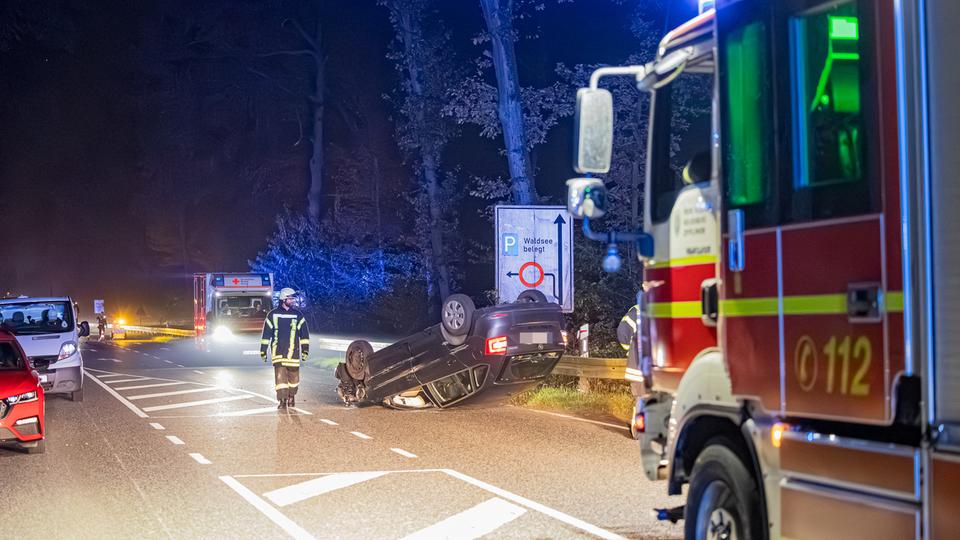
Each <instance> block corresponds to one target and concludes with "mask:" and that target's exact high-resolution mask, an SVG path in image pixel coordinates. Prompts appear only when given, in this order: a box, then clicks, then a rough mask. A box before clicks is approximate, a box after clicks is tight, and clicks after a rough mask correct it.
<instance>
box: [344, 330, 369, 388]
mask: <svg viewBox="0 0 960 540" xmlns="http://www.w3.org/2000/svg"><path fill="white" fill-rule="evenodd" d="M371 354H373V347H372V346H371V345H370V343H369V342H367V341H364V340H362V339H358V340H357V341H354V342H353V343H351V344H350V345H348V346H347V362H346V363H347V373H349V374H350V377H352V378H353V379H356V380H358V381H362V380H364V379H365V378H366V376H367V362H368V360H369V359H370V355H371Z"/></svg>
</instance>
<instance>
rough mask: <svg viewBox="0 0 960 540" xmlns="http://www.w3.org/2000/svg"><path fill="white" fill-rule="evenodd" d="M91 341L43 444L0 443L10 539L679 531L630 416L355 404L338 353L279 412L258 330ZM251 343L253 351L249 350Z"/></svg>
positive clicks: (3, 525)
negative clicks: (340, 392) (344, 386)
mask: <svg viewBox="0 0 960 540" xmlns="http://www.w3.org/2000/svg"><path fill="white" fill-rule="evenodd" d="M118 343H119V344H114V343H110V342H104V343H98V342H95V341H91V342H88V343H86V344H85V345H84V346H83V354H84V361H85V365H86V368H87V374H86V375H87V377H86V379H85V382H84V400H83V401H82V402H80V403H73V402H71V401H69V400H67V399H64V398H62V397H59V396H48V398H47V408H46V428H47V451H46V453H45V454H42V455H27V454H22V453H19V452H16V451H12V450H7V449H0V485H2V488H0V493H3V498H4V504H3V510H2V511H0V531H3V533H4V534H3V536H4V537H10V538H24V539H29V538H289V537H293V538H303V539H308V538H479V537H489V538H591V537H601V538H604V537H605V538H616V537H626V538H674V537H679V536H681V534H682V530H681V527H680V526H679V525H671V524H669V523H662V522H658V521H656V520H655V519H654V518H653V516H652V514H651V511H650V510H651V509H652V508H654V507H662V506H668V505H677V504H680V503H681V501H679V500H677V499H676V498H673V499H669V498H667V497H665V496H664V485H663V484H662V483H651V482H648V481H647V480H646V479H645V478H644V477H643V473H642V472H641V470H640V468H639V462H638V460H639V456H638V451H637V447H636V444H635V443H634V442H633V441H632V440H631V439H630V438H629V436H628V435H627V434H626V432H625V431H623V429H621V428H619V427H618V426H608V425H603V424H598V423H591V422H586V421H578V420H574V419H570V418H563V417H559V416H554V415H551V414H547V413H543V412H537V411H531V410H527V409H522V408H518V407H512V406H501V407H493V408H489V407H488V408H470V407H462V408H458V409H451V410H446V411H420V412H405V411H392V410H387V409H383V408H380V407H364V408H354V409H346V408H344V407H343V406H342V405H341V404H340V403H339V402H338V400H337V397H336V394H335V392H334V388H335V386H336V379H335V378H334V377H333V368H332V365H331V364H333V362H335V359H336V358H337V357H338V356H339V355H340V354H341V353H339V352H336V351H331V350H327V351H319V353H320V354H317V352H315V353H314V357H315V358H317V360H316V361H315V362H314V363H313V364H312V365H310V366H307V367H305V368H303V370H302V376H301V378H302V383H301V388H300V393H299V394H298V396H297V409H296V410H290V411H285V412H279V411H277V410H276V402H275V400H274V399H273V390H272V369H271V368H270V367H269V366H267V365H266V364H264V363H262V362H261V361H260V359H259V356H257V355H256V354H255V353H253V354H251V353H252V351H254V350H255V349H256V347H255V345H253V344H252V343H253V342H252V341H251V342H249V343H241V344H234V345H231V346H221V347H217V348H214V350H202V349H198V348H197V346H196V344H195V343H194V342H193V341H192V340H176V341H168V342H156V341H142V342H138V341H129V342H123V341H120V342H118ZM244 351H249V352H247V353H244Z"/></svg>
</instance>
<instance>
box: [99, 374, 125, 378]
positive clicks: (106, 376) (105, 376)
mask: <svg viewBox="0 0 960 540" xmlns="http://www.w3.org/2000/svg"><path fill="white" fill-rule="evenodd" d="M111 377H129V375H124V374H121V373H111V374H109V375H97V378H98V379H109V378H111Z"/></svg>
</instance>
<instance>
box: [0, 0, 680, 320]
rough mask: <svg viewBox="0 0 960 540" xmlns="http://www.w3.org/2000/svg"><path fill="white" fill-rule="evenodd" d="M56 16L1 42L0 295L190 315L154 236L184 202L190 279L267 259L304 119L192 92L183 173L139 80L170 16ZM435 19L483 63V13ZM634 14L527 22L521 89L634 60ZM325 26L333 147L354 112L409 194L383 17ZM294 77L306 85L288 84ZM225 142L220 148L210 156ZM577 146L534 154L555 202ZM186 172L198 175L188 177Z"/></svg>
mask: <svg viewBox="0 0 960 540" xmlns="http://www.w3.org/2000/svg"><path fill="white" fill-rule="evenodd" d="M638 1H639V0H638ZM267 3H269V4H270V5H275V6H277V9H278V10H289V11H290V13H291V16H294V17H309V13H310V10H311V9H312V8H313V6H312V5H311V4H310V3H309V2H302V3H299V4H298V3H297V2H285V1H279V0H278V1H273V2H267ZM691 3H692V4H695V3H696V2H691ZM23 4H24V5H26V6H29V5H30V4H32V3H30V2H24V3H23ZM214 4H216V5H221V7H222V6H231V2H229V1H227V0H221V1H219V2H217V1H213V2H199V3H192V2H185V3H182V6H181V7H183V6H186V10H187V11H186V12H184V13H180V14H178V16H180V17H182V18H183V19H190V18H191V17H192V16H193V14H192V13H190V11H189V10H191V9H201V8H199V7H195V6H199V5H214ZM55 5H56V7H55V8H51V9H50V10H49V11H45V12H44V13H42V14H40V15H41V16H40V18H39V20H40V21H41V22H38V23H37V25H36V27H35V28H34V32H33V33H32V34H28V35H27V36H25V37H24V38H23V39H20V40H11V41H8V42H7V43H0V45H5V46H4V47H2V48H0V70H2V73H3V76H2V78H0V97H2V99H0V126H2V128H0V226H2V229H3V232H2V233H0V293H3V292H5V291H7V290H9V291H10V292H13V293H16V294H30V295H41V294H50V293H53V294H69V295H72V296H74V298H75V299H77V300H79V301H81V302H82V304H81V305H82V309H83V310H84V312H85V313H86V314H87V315H88V316H89V313H90V308H91V306H92V304H91V301H92V299H93V298H105V299H106V300H107V302H108V307H109V308H111V309H112V310H125V311H128V312H132V311H133V310H135V309H136V306H138V305H144V306H145V307H146V310H147V312H148V314H150V315H153V316H161V315H165V313H163V312H164V311H167V310H169V308H167V307H165V306H167V305H168V304H170V303H171V301H172V299H178V300H179V301H180V302H181V305H183V304H182V301H183V297H187V298H188V295H189V288H188V286H185V283H186V281H185V279H184V272H183V265H180V266H179V267H176V266H175V265H172V264H169V261H166V260H165V259H163V258H162V257H158V256H157V255H156V253H153V252H152V250H154V248H155V247H156V246H155V239H154V240H151V238H152V237H151V234H152V233H151V231H155V230H156V229H157V227H162V226H163V225H169V223H170V222H171V221H172V220H174V219H175V218H174V217H173V216H174V215H176V213H177V212H178V211H179V210H180V208H181V207H183V206H184V205H186V204H189V205H190V208H191V210H190V211H189V213H188V214H186V213H185V215H186V216H187V217H185V218H184V223H187V224H188V229H189V231H190V235H191V236H192V237H193V238H194V241H195V243H196V244H197V245H196V250H197V253H198V255H197V257H196V259H197V260H198V261H203V262H202V263H197V265H196V267H192V268H190V269H189V271H190V272H192V271H202V270H230V269H234V270H236V269H245V268H246V267H247V261H248V260H249V259H252V258H254V257H255V256H256V254H257V252H258V251H260V250H261V249H263V246H264V243H265V239H266V237H267V235H268V234H269V233H270V231H271V230H272V227H273V220H274V216H275V215H277V213H278V212H280V211H282V209H283V208H284V207H291V208H292V209H294V210H302V209H303V206H304V194H305V192H306V185H307V172H306V160H307V159H308V157H309V156H308V154H307V153H305V150H304V147H305V145H300V146H299V147H295V146H294V142H295V141H296V138H297V128H296V122H295V121H289V120H288V121H285V122H284V121H283V115H282V114H280V113H277V112H276V111H274V110H273V109H271V107H272V105H271V104H270V103H271V96H273V95H276V100H275V101H276V102H277V103H280V104H281V105H283V104H285V103H287V102H289V101H290V99H291V98H290V97H289V96H284V95H281V94H282V93H281V92H280V91H278V90H276V88H272V87H269V85H267V83H265V82H263V81H260V82H258V81H256V80H252V79H243V78H238V79H237V80H236V81H235V84H233V83H230V84H226V85H224V87H223V88H220V89H217V90H201V93H202V92H207V91H209V92H217V93H218V95H219V96H220V97H223V95H228V96H229V98H226V99H221V100H220V101H217V102H212V101H211V100H210V99H207V98H206V97H204V96H200V97H199V98H198V96H197V91H196V90H195V89H194V90H191V91H188V92H185V93H189V96H185V99H186V98H189V99H195V100H197V101H198V103H199V105H198V106H197V107H196V109H195V118H196V124H197V125H200V126H201V127H202V128H203V129H207V130H208V132H207V133H205V134H204V136H205V137H206V139H203V140H205V141H207V142H206V143H205V144H209V145H210V148H209V149H193V150H195V152H196V155H195V156H194V159H195V161H193V162H190V161H188V160H183V159H182V158H183V156H182V155H179V154H178V153H176V152H172V151H171V152H167V153H166V154H164V150H163V149H164V148H166V142H167V141H166V140H165V137H170V136H171V135H170V134H171V133H173V134H176V133H177V130H176V129H174V130H173V131H171V130H169V129H167V128H166V127H164V125H163V122H165V121H166V120H164V119H163V118H164V117H161V116H158V111H161V110H163V107H162V106H161V105H160V104H159V103H160V102H158V101H157V97H156V95H155V94H154V91H155V89H156V88H157V87H159V86H162V84H163V82H164V81H157V80H156V75H155V74H151V73H145V71H148V70H147V69H146V65H147V64H149V62H150V60H151V59H152V58H153V57H154V56H157V55H162V54H165V53H164V52H163V51H160V50H155V48H156V47H157V45H156V43H155V42H154V41H151V40H150V39H149V36H156V35H158V32H161V33H162V32H163V27H162V23H161V21H162V20H164V19H163V18H162V16H161V15H162V14H163V13H165V12H164V6H163V4H154V3H151V2H124V1H110V2H102V1H94V0H74V1H66V0H65V1H64V2H61V3H56V4H55ZM25 9H29V8H25ZM443 9H444V11H443V13H442V15H443V17H444V19H445V20H446V22H447V24H448V25H449V26H450V28H451V30H452V33H453V43H454V46H455V47H456V50H457V54H458V55H459V56H460V57H461V58H462V59H463V61H464V62H469V61H472V58H474V57H475V55H476V54H477V53H478V52H479V48H478V47H476V46H474V45H472V44H471V43H470V38H472V37H473V36H474V35H476V34H477V33H478V32H479V31H480V30H481V25H482V19H481V14H480V8H479V5H478V4H477V3H476V2H474V1H471V0H457V2H455V3H453V2H451V3H449V4H447V3H444V7H443ZM631 9H632V2H622V3H616V2H611V1H608V0H578V1H577V2H575V3H573V4H570V3H566V4H559V5H554V4H552V3H551V4H549V5H548V8H547V10H546V11H545V12H543V13H542V14H540V18H539V19H538V20H537V21H535V22H536V24H538V25H539V26H540V35H541V37H540V39H536V40H530V41H522V42H520V43H519V44H518V46H517V50H518V55H519V57H520V66H521V79H522V81H523V82H524V83H532V84H548V83H550V82H551V80H552V79H551V78H552V75H553V71H552V70H553V66H554V65H555V64H556V63H557V62H561V61H562V62H566V63H568V64H575V63H578V62H608V63H616V62H619V61H621V60H622V58H623V57H624V56H625V55H626V54H628V53H630V52H635V48H636V40H635V38H634V37H633V36H631V35H630V33H629V28H628V26H627V24H626V23H625V21H624V18H625V17H626V16H627V15H629V13H630V11H631ZM221 13H224V12H221ZM226 13H229V9H227V11H226ZM323 13H324V23H325V30H326V32H325V36H324V41H325V47H326V48H327V50H328V51H329V64H328V74H329V77H328V79H329V83H330V84H329V89H328V98H327V101H328V109H329V112H328V115H327V117H328V122H327V124H326V130H327V137H328V142H329V143H330V144H340V145H349V144H350V143H349V141H347V140H346V132H345V130H344V127H343V125H342V121H340V120H338V116H337V114H336V109H335V107H336V106H337V103H338V102H345V101H346V100H355V101H356V102H357V103H360V104H361V106H362V107H363V108H364V110H365V112H366V115H367V118H369V122H370V124H371V131H372V132H373V137H374V139H376V141H377V142H376V148H377V150H378V155H379V156H380V157H381V160H382V161H383V163H384V165H385V176H386V180H385V181H386V185H385V186H384V187H383V189H385V190H386V191H387V192H388V194H390V193H393V194H394V195H396V194H399V193H401V192H403V191H405V190H409V189H410V185H411V184H410V183H411V182H412V180H411V176H410V172H409V170H408V169H407V168H406V167H405V166H404V165H403V163H402V161H401V159H400V156H399V152H398V151H397V149H396V145H395V144H393V143H392V137H393V124H392V120H391V116H390V115H391V110H390V104H389V103H387V102H386V100H384V99H383V95H384V94H386V93H388V92H390V91H391V90H392V89H393V88H394V85H395V83H396V80H395V71H394V68H393V65H392V63H391V61H390V60H389V59H387V58H386V56H385V55H386V52H387V48H388V45H389V43H390V41H391V39H392V37H393V34H392V30H391V28H390V23H389V21H388V19H387V17H386V11H385V10H384V9H383V8H381V7H378V6H376V4H375V2H374V0H356V1H348V0H341V1H334V0H328V1H327V2H325V3H324V9H323ZM27 15H31V14H30V13H29V12H28V13H27ZM672 15H675V14H672ZM220 16H222V15H220ZM197 17H198V18H199V17H201V15H200V14H198V15H197ZM237 18H242V15H238V16H237ZM230 19H231V20H230V21H229V22H225V23H224V24H225V25H227V26H226V28H227V30H226V31H227V32H228V33H229V31H230V29H232V28H250V26H249V23H250V21H246V22H244V21H242V20H241V21H236V20H233V17H230ZM298 20H299V19H298ZM214 21H215V22H216V21H217V19H216V18H215V19H214ZM267 22H268V21H265V22H264V25H263V26H261V27H259V28H258V29H257V30H256V33H257V34H260V33H261V32H262V35H254V36H249V41H251V42H257V43H259V42H261V41H264V40H271V39H273V40H279V42H283V40H289V39H290V38H291V36H289V35H287V34H289V32H287V31H286V30H283V29H281V28H279V27H272V26H270V25H268V24H266V23H267ZM0 24H2V23H0ZM244 24H247V26H244ZM254 28H257V27H256V26H254ZM228 37H231V36H228ZM236 37H238V36H232V37H231V39H232V38H236ZM239 37H242V38H243V39H236V40H235V41H236V42H238V43H246V42H247V41H248V39H247V36H239ZM230 69H232V68H231V67H230V66H229V65H226V64H223V65H219V64H215V63H211V64H210V65H204V66H202V67H201V68H200V69H197V70H195V71H193V72H191V74H192V76H193V77H195V78H196V79H199V82H202V83H206V80H207V79H206V78H207V77H209V78H210V79H211V80H218V81H219V80H227V81H228V83H229V82H230V81H231V79H230V78H231V77H233V76H234V75H233V72H231V71H230ZM290 80H291V81H293V82H292V83H291V84H299V83H297V80H298V79H297V78H296V77H293V78H291V79H290ZM167 82H169V81H167ZM194 82H195V83H196V82H198V81H194ZM301 83H302V82H301ZM304 84H305V83H304ZM210 86H212V83H211V85H210ZM197 88H207V86H205V85H204V84H197ZM229 92H233V94H229ZM252 92H258V93H259V94H258V96H260V97H259V99H261V100H263V101H261V102H258V103H263V102H266V103H267V104H268V105H266V106H263V105H260V106H259V107H260V109H258V111H259V112H257V113H250V112H249V111H248V110H247V109H250V107H251V106H250V105H249V103H248V100H245V99H244V98H245V97H246V96H249V95H251V93H252ZM263 96H266V97H265V98H264V97H263ZM572 99H573V96H572V95H571V100H572ZM284 100H286V101H284ZM244 107H246V108H247V109H243V108H244ZM277 110H281V106H280V105H277ZM251 116H254V117H256V118H257V122H258V126H260V125H261V124H262V123H263V122H264V120H263V119H264V118H265V119H267V120H268V121H271V122H272V123H271V124H270V125H268V126H267V127H266V128H262V127H258V128H257V129H260V131H255V132H254V131H251V136H250V137H251V139H250V140H245V141H244V140H238V135H237V133H240V134H241V135H239V137H240V138H241V139H242V137H243V135H242V134H243V133H244V131H243V130H244V126H245V124H244V123H243V122H244V121H245V120H244V119H247V118H249V117H251ZM234 122H235V123H234ZM165 129H166V131H165ZM251 129H252V128H251ZM220 139H223V140H224V141H225V142H224V143H223V146H224V147H229V148H230V150H223V149H221V148H219V147H218V145H219V144H220ZM227 139H229V141H227ZM570 144H571V142H570V126H569V121H567V122H566V123H564V124H563V125H562V126H560V127H558V128H557V129H555V133H554V134H552V135H551V138H550V140H549V141H548V142H547V144H545V145H543V146H542V147H540V148H539V149H538V150H537V163H538V165H539V166H540V171H539V177H538V183H539V189H540V191H541V193H543V194H548V195H552V196H555V197H557V200H556V202H557V203H559V202H561V200H562V199H560V198H559V197H560V196H561V195H562V193H563V187H562V184H563V180H564V179H565V178H566V177H568V176H570V175H571V171H570V168H569V161H570V158H569V153H570V152H569V149H570ZM499 147H500V141H499V140H486V139H481V138H479V137H478V136H477V130H476V129H475V128H472V127H469V126H468V127H466V128H465V129H464V130H463V134H462V136H461V137H460V139H458V140H457V141H455V142H454V143H453V144H452V145H451V146H450V147H449V149H448V152H447V154H448V156H447V159H448V160H452V161H454V162H456V163H458V164H459V165H460V166H461V167H462V168H463V169H464V170H465V171H468V172H470V173H474V174H503V172H504V171H505V168H506V167H505V163H504V159H503V158H502V157H501V156H500V155H499V153H498V150H499ZM253 151H256V152H260V153H258V154H257V156H261V155H262V156H264V158H263V159H264V160H270V161H271V162H273V161H276V162H278V163H282V166H278V167H277V168H275V169H272V170H274V171H281V173H277V174H276V176H277V178H271V179H269V181H268V182H267V184H264V185H260V184H256V185H254V184H252V183H251V182H250V181H248V180H247V179H245V177H243V176H241V175H239V174H234V173H233V171H232V169H231V166H232V163H233V162H234V160H237V161H239V160H240V159H241V158H242V157H243V155H244V154H250V152H253ZM158 156H159V157H158ZM165 161H169V163H170V164H171V167H172V168H174V170H177V171H178V172H177V176H179V177H182V178H177V179H176V182H175V183H174V184H171V185H176V186H180V188H178V190H180V191H183V192H186V193H180V194H177V195H176V196H173V195H171V194H169V193H165V191H164V187H163V186H164V185H165V184H164V185H159V184H158V183H157V180H156V175H155V174H152V173H151V172H150V171H151V170H155V169H156V167H157V165H156V164H157V163H158V162H159V163H161V164H162V163H164V162H165ZM191 163H196V164H199V165H197V166H196V170H195V171H194V170H192V169H190V167H191V166H192V165H191ZM176 166H180V167H181V168H180V169H175V167H176ZM184 168H186V169H184ZM183 186H186V187H185V188H184V187H183ZM265 186H266V187H265ZM326 187H327V189H328V190H330V192H331V195H332V194H333V193H334V192H335V191H336V189H337V188H336V179H335V178H327V179H326ZM327 200H330V201H332V200H333V198H332V196H331V197H328V198H327ZM184 201H186V202H184ZM465 205H466V206H467V207H468V210H465V213H464V215H465V218H464V219H463V220H462V221H463V223H464V228H465V234H467V235H472V236H474V237H475V238H479V239H482V238H484V237H485V235H489V230H488V229H489V228H490V225H489V224H488V223H486V222H483V221H482V220H480V219H477V218H473V217H471V216H473V215H474V213H473V211H472V209H473V208H479V206H480V203H478V202H477V201H467V202H466V203H465ZM468 214H469V215H468ZM391 219H392V220H393V221H394V222H395V223H394V226H402V225H403V223H404V222H405V220H406V219H408V218H406V217H405V216H403V215H393V216H392V218H391ZM468 277H470V276H468ZM472 277H473V279H474V280H475V281H476V280H479V281H482V280H483V278H482V276H481V277H477V276H472ZM490 279H492V276H490ZM181 309H182V308H181ZM166 315H169V316H174V315H175V314H173V313H169V314H166ZM183 315H186V314H181V317H180V318H183V317H182V316H183Z"/></svg>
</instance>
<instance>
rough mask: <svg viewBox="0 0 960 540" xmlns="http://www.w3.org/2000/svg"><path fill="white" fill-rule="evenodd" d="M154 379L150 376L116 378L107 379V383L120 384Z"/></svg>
mask: <svg viewBox="0 0 960 540" xmlns="http://www.w3.org/2000/svg"><path fill="white" fill-rule="evenodd" d="M149 380H152V379H151V378H150V377H137V378H136V379H119V380H117V379H114V380H112V381H105V382H106V383H107V384H120V383H125V382H137V381H149Z"/></svg>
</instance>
